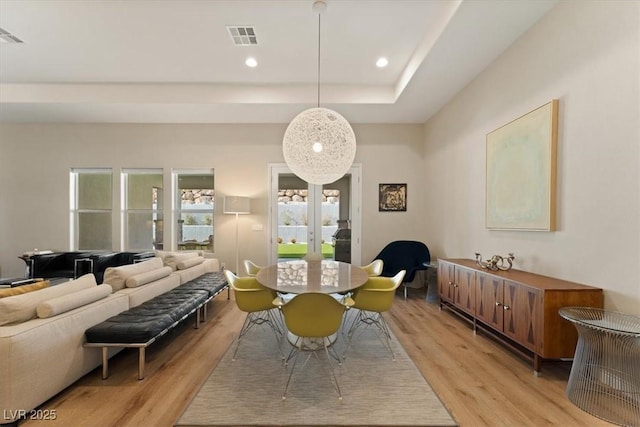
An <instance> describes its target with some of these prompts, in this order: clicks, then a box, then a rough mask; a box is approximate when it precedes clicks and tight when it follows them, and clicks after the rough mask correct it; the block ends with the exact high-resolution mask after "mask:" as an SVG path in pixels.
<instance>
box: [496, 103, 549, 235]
mask: <svg viewBox="0 0 640 427" xmlns="http://www.w3.org/2000/svg"><path fill="white" fill-rule="evenodd" d="M557 139H558V100H557V99H554V100H552V101H551V102H548V103H547V104H545V105H543V106H541V107H539V108H536V109H535V110H533V111H531V112H529V113H527V114H525V115H523V116H521V117H519V118H517V119H515V120H513V121H512V122H510V123H507V124H506V125H504V126H502V127H500V128H498V129H496V130H494V131H493V132H490V133H488V134H487V153H486V162H487V163H486V181H485V183H486V204H485V205H486V227H487V228H488V229H491V230H529V231H554V230H555V204H556V201H555V198H556V194H555V193H556V191H555V187H556V145H557Z"/></svg>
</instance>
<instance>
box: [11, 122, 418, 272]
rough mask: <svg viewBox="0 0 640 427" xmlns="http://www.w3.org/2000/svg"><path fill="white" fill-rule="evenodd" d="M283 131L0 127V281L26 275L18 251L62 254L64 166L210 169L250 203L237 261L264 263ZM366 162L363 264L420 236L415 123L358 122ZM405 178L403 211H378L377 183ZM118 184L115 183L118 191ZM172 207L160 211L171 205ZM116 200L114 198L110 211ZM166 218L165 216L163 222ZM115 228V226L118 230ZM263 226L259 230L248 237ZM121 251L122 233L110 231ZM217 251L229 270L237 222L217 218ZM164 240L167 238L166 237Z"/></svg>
mask: <svg viewBox="0 0 640 427" xmlns="http://www.w3.org/2000/svg"><path fill="white" fill-rule="evenodd" d="M285 128H286V125H284V124H283V125H171V124H166V125H151V124H140V125H132V124H113V125H108V124H59V125H52V124H5V125H0V183H1V184H0V276H1V277H13V276H20V275H22V274H23V273H24V263H23V262H22V261H21V260H19V259H18V258H17V256H18V255H20V254H22V253H23V252H25V251H30V250H33V249H34V248H36V247H37V248H39V249H53V250H68V249H69V170H70V169H71V168H73V167H111V168H113V169H114V175H116V176H118V174H119V170H120V169H121V168H163V169H164V170H165V185H166V186H168V185H169V179H170V172H171V169H172V168H180V169H187V168H199V169H202V168H214V173H215V187H216V196H217V197H218V200H221V198H222V196H224V195H229V194H231V195H240V196H248V197H251V198H252V214H251V215H241V216H240V218H239V239H240V241H241V242H242V246H241V247H240V258H241V259H242V258H251V259H253V260H255V262H257V263H259V264H264V263H266V262H267V240H266V236H267V232H266V230H267V229H268V228H269V227H268V224H267V191H268V185H267V176H268V169H267V164H268V163H270V162H283V161H284V160H283V156H282V148H281V144H282V136H283V134H284V130H285ZM354 131H355V134H356V137H357V139H358V149H357V154H356V162H358V163H361V164H362V165H363V167H362V169H363V180H364V181H363V185H362V190H363V228H362V234H363V250H362V259H363V261H366V262H369V261H370V260H371V259H372V258H373V257H374V256H375V255H376V254H377V253H378V252H379V251H380V249H381V248H382V246H384V245H385V244H386V243H388V242H389V241H391V240H395V239H398V238H419V237H420V236H421V235H422V233H421V232H420V227H421V223H422V217H423V215H424V208H425V206H424V202H423V197H424V193H423V191H421V190H420V188H419V187H420V185H421V182H420V181H421V180H420V177H421V176H420V171H421V170H422V167H423V165H424V147H423V129H422V126H421V125H355V126H354ZM383 182H406V183H407V184H408V190H409V196H408V211H407V212H403V213H381V212H378V210H377V203H378V199H377V197H378V183H383ZM118 187H119V177H118V178H117V181H116V188H118ZM169 203H170V202H169V201H168V200H167V201H166V203H165V208H166V209H169V207H168V206H169ZM118 209H119V201H118V200H116V210H118ZM165 218H166V217H165ZM117 223H118V222H117V221H116V224H117ZM253 223H261V224H263V225H264V228H263V231H251V224H253ZM114 234H116V236H115V237H114V242H116V243H115V244H114V249H116V250H117V249H119V243H118V242H119V230H118V229H116V230H114ZM215 236H216V239H215V252H216V254H215V255H216V256H217V257H219V258H220V260H221V261H223V262H226V263H227V265H229V266H233V264H235V246H234V242H235V217H234V216H232V215H223V214H222V209H218V210H217V212H216V214H215ZM169 239H170V236H169V235H168V234H167V233H165V241H169Z"/></svg>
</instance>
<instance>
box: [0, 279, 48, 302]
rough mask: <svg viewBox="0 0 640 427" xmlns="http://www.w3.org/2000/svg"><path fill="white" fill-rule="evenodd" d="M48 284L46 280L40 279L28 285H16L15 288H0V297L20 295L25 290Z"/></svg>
mask: <svg viewBox="0 0 640 427" xmlns="http://www.w3.org/2000/svg"><path fill="white" fill-rule="evenodd" d="M49 285H50V283H49V281H48V280H41V281H39V282H36V283H32V284H30V285H22V286H16V287H15V288H6V289H0V298H4V297H12V296H14V295H22V294H26V293H27V292H33V291H37V290H38V289H44V288H48V287H49Z"/></svg>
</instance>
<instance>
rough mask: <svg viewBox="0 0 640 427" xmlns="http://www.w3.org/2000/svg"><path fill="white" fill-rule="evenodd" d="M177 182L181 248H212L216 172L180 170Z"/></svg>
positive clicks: (210, 249) (178, 243)
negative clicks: (214, 173) (214, 176)
mask: <svg viewBox="0 0 640 427" xmlns="http://www.w3.org/2000/svg"><path fill="white" fill-rule="evenodd" d="M176 185H177V188H176V195H177V198H178V199H177V203H176V207H177V212H176V219H177V221H178V227H177V233H176V240H177V247H178V249H180V250H193V249H198V250H208V251H213V240H214V239H213V230H214V228H213V210H214V205H215V191H214V188H213V173H201V172H180V173H178V174H177V175H176Z"/></svg>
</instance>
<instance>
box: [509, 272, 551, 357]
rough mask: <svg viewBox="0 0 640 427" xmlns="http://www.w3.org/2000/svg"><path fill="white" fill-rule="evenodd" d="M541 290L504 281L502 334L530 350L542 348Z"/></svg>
mask: <svg viewBox="0 0 640 427" xmlns="http://www.w3.org/2000/svg"><path fill="white" fill-rule="evenodd" d="M543 295H544V294H543V292H541V291H539V290H537V289H533V288H530V287H528V286H523V285H521V284H519V283H515V282H511V281H509V280H505V281H504V300H503V306H502V308H503V311H504V334H505V335H506V336H508V337H509V338H511V339H513V340H514V341H516V342H517V343H519V344H520V345H522V346H524V347H526V348H528V349H529V350H531V351H534V352H536V351H540V350H542V348H541V346H542V342H543V337H542V316H543V312H542V307H543Z"/></svg>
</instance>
